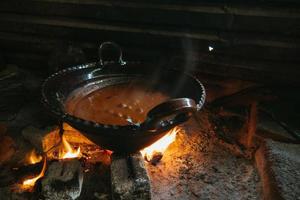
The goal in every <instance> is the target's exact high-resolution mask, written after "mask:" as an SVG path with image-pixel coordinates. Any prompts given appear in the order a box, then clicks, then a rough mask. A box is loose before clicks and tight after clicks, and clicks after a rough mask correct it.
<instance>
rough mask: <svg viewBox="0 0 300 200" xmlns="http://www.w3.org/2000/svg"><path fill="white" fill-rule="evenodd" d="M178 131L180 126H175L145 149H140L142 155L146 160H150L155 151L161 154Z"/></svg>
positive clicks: (173, 139)
mask: <svg viewBox="0 0 300 200" xmlns="http://www.w3.org/2000/svg"><path fill="white" fill-rule="evenodd" d="M179 131H180V128H178V127H175V128H173V129H172V130H170V131H169V132H168V133H167V134H166V135H165V136H164V137H162V138H161V139H159V140H158V141H157V142H155V143H154V144H152V145H150V146H149V147H146V148H145V149H143V150H141V153H142V155H143V157H144V158H145V159H146V160H148V161H149V160H151V159H152V157H153V155H154V154H155V153H161V154H163V153H164V152H165V150H166V149H167V148H168V146H169V145H170V144H171V143H172V142H174V141H175V139H176V135H177V133H178V132H179Z"/></svg>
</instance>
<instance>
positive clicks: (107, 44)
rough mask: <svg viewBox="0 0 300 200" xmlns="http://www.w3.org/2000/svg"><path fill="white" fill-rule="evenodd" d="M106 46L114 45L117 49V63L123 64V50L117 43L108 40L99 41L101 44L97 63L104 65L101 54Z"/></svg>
mask: <svg viewBox="0 0 300 200" xmlns="http://www.w3.org/2000/svg"><path fill="white" fill-rule="evenodd" d="M107 47H114V48H115V49H117V50H118V51H119V60H118V63H119V64H120V65H125V64H126V62H125V61H124V60H123V52H122V49H121V47H120V46H119V45H118V44H116V43H115V42H110V41H108V42H103V43H101V45H100V46H99V50H98V54H99V64H100V65H101V66H104V65H105V60H104V59H103V55H102V54H103V51H104V49H105V48H107Z"/></svg>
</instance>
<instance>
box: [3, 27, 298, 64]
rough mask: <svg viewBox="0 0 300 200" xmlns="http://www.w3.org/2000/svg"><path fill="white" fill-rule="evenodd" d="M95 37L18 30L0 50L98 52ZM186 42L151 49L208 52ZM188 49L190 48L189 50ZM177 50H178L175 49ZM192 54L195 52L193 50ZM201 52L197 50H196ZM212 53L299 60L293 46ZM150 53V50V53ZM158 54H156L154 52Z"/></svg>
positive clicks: (8, 34)
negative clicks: (66, 47) (70, 37)
mask: <svg viewBox="0 0 300 200" xmlns="http://www.w3.org/2000/svg"><path fill="white" fill-rule="evenodd" d="M97 40H98V38H95V40H94V42H93V41H91V42H87V41H85V40H82V41H78V40H77V41H76V40H68V41H67V42H66V40H65V38H58V37H55V38H51V37H45V36H44V37H43V36H39V35H28V34H20V33H11V32H0V49H2V50H4V51H5V50H14V49H15V50H16V49H17V50H24V51H27V52H28V51H29V52H33V53H34V52H36V53H40V52H45V53H49V52H51V51H53V50H54V49H55V48H57V47H58V46H59V45H61V44H67V43H70V44H73V45H75V46H80V47H81V48H82V49H83V50H84V51H86V52H92V54H93V53H95V52H97V47H98V45H99V43H98V42H97ZM121 45H122V46H123V47H126V48H127V47H129V46H130V47H132V48H136V49H143V51H144V52H147V53H149V52H148V51H147V50H148V48H149V47H148V48H147V47H145V46H143V45H141V46H134V45H132V44H130V43H121ZM188 46H189V45H188V43H187V44H186V46H182V50H180V49H176V50H175V49H169V48H166V47H159V48H157V49H152V52H153V51H156V52H157V53H159V54H161V55H164V54H165V53H164V52H169V54H170V53H174V54H175V55H176V54H183V52H182V51H183V50H189V51H202V52H201V53H202V54H203V55H205V54H208V53H209V51H208V48H207V47H204V50H202V49H199V48H198V47H195V46H193V44H190V47H188ZM189 48H190V49H189ZM175 51H177V52H175ZM192 53H195V52H192ZM199 53H200V52H199ZM213 54H217V55H220V56H232V57H237V58H240V59H241V58H245V59H247V60H249V59H255V60H262V59H263V60H275V61H286V62H299V61H300V57H299V56H298V51H296V50H295V49H289V48H272V47H271V48H268V47H261V48H259V47H257V46H231V47H228V46H227V45H222V46H221V45H219V46H214V51H213ZM150 55H153V53H150V54H149V57H150ZM155 56H157V55H155Z"/></svg>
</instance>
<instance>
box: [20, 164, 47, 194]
mask: <svg viewBox="0 0 300 200" xmlns="http://www.w3.org/2000/svg"><path fill="white" fill-rule="evenodd" d="M46 163H47V160H46V158H44V163H43V168H42V171H41V172H40V174H39V175H37V176H36V177H34V178H31V179H26V180H24V181H23V183H22V185H23V188H24V189H30V188H32V187H33V186H34V185H35V182H36V181H37V180H39V179H40V178H42V177H43V176H44V174H45V170H46Z"/></svg>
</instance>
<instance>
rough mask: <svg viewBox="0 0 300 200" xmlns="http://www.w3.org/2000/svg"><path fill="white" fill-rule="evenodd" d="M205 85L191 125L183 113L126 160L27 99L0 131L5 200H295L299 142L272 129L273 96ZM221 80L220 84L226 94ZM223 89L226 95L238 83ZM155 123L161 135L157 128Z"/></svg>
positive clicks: (0, 191)
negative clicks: (204, 101)
mask: <svg viewBox="0 0 300 200" xmlns="http://www.w3.org/2000/svg"><path fill="white" fill-rule="evenodd" d="M30 78H31V76H30ZM201 80H204V79H203V78H201ZM205 81H206V85H207V90H208V104H207V106H206V107H205V108H204V109H203V110H201V111H200V112H197V113H196V114H195V115H193V116H190V114H187V115H185V114H184V117H183V119H185V120H187V118H186V117H190V118H189V119H188V121H186V122H185V123H180V124H179V125H176V126H174V127H172V128H170V127H169V128H170V129H169V130H167V131H165V132H163V133H162V137H160V138H159V139H157V140H156V141H155V142H154V141H153V143H152V142H151V143H152V144H150V145H149V146H146V147H145V148H141V149H140V150H139V151H136V152H134V153H133V152H128V151H127V152H126V151H124V152H125V153H126V154H121V152H120V151H119V152H116V151H115V152H112V151H110V150H107V149H106V148H105V147H104V146H101V144H100V145H99V144H98V143H97V144H96V143H94V141H92V140H90V139H91V138H89V137H86V136H87V134H86V133H85V132H82V130H81V131H80V130H78V129H76V127H73V126H71V125H70V124H68V123H65V122H63V123H62V121H60V122H59V123H58V122H57V121H55V120H54V118H52V117H50V116H48V115H47V114H48V112H45V110H44V109H42V107H41V106H40V105H39V103H38V102H37V101H38V97H37V95H32V94H31V96H30V98H29V101H27V102H26V103H24V105H22V108H21V109H20V110H19V111H18V113H17V114H16V117H15V118H13V117H12V118H11V119H10V120H9V121H5V122H4V123H3V124H0V139H1V145H0V164H1V165H0V196H1V199H4V200H6V199H79V200H80V199H107V200H109V199H167V200H171V199H263V198H266V199H276V198H277V197H278V198H281V197H284V198H285V199H295V198H296V197H297V196H299V195H298V193H299V192H298V191H297V188H298V185H299V184H298V183H299V182H298V181H297V178H298V177H297V176H295V175H294V174H296V173H298V171H299V169H298V166H299V165H298V163H299V159H298V158H299V156H298V155H299V154H298V153H297V152H299V144H298V143H299V141H297V138H296V137H295V135H296V136H297V134H295V133H294V132H293V134H290V133H291V132H292V130H293V129H286V127H288V126H287V124H285V125H284V126H282V123H275V122H278V121H279V122H281V121H280V119H281V118H276V117H275V115H273V114H270V110H269V108H268V107H264V109H262V106H264V104H263V103H260V104H258V103H257V101H262V100H261V99H263V100H264V99H267V100H268V101H269V100H270V99H276V98H273V96H272V95H273V94H274V93H272V92H266V91H265V90H264V88H261V87H257V88H255V87H253V88H250V89H245V91H241V92H237V93H236V94H235V93H232V94H231V95H228V94H227V95H225V94H221V93H222V92H224V91H225V93H226V92H228V90H226V89H224V91H223V90H218V88H217V89H216V90H214V89H215V88H216V87H215V85H214V83H215V82H213V81H212V80H205ZM227 81H228V80H226V81H225V83H224V82H222V84H220V85H221V86H226V84H227ZM228 82H230V81H228ZM211 83H213V84H211ZM247 84H249V83H246V85H247ZM37 85H40V82H38V84H37ZM211 85H213V87H212V86H211ZM229 85H230V86H229V88H230V89H232V86H236V85H242V84H241V82H239V81H238V83H235V82H233V83H232V82H230V84H229ZM250 85H251V86H253V83H251V84H250ZM247 86H249V85H247ZM276 89H277V88H276ZM214 94H217V96H218V97H220V96H221V97H220V98H217V97H215V96H214ZM249 94H250V95H249ZM261 94H263V95H261ZM266 94H267V96H265V95H266ZM270 94H272V95H270ZM257 96H258V97H257ZM58 97H60V96H59V95H58ZM214 98H215V99H214ZM256 98H260V100H257V99H256ZM293 98H294V93H293ZM253 99H255V100H253ZM186 102H188V101H186ZM126 106H128V107H129V104H127V103H126ZM126 106H125V107H126ZM192 106H193V105H192ZM121 107H123V105H121ZM262 111H263V112H262ZM184 113H185V112H184ZM117 114H118V113H117ZM175 116H177V113H176V114H175ZM269 118H271V121H266V120H267V119H269ZM159 119H161V118H159ZM173 119H174V116H170V118H169V117H167V119H166V120H173ZM179 119H181V117H179ZM163 121H164V120H163ZM81 122H82V121H81ZM133 122H134V123H136V121H134V120H133ZM167 123H168V122H167ZM154 124H156V125H158V127H160V125H162V124H163V123H161V121H160V122H158V123H154ZM88 125H91V123H88V124H87V126H88ZM87 126H86V127H87ZM133 126H135V125H134V124H133ZM154 127H155V126H154ZM274 127H276V129H275V130H274ZM283 127H285V128H283ZM111 128H112V127H111ZM289 128H290V127H289ZM118 131H119V129H118ZM278 132H279V133H280V134H279V133H278ZM137 134H138V133H137ZM150 134H151V133H150ZM268 137H271V138H272V139H273V140H276V141H272V140H271V141H270V139H269V138H268ZM266 138H267V139H266ZM286 142H289V143H286ZM291 180H292V182H291ZM270 183H272V184H270ZM286 183H288V184H286ZM291 183H292V184H291ZM295 188H296V189H295ZM289 191H294V192H289Z"/></svg>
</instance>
